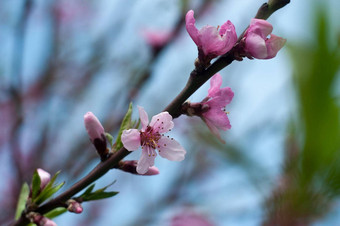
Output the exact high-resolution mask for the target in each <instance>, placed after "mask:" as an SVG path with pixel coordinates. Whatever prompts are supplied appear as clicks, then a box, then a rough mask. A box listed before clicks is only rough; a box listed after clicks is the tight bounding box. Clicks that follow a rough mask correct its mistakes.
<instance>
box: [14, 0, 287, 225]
mask: <svg viewBox="0 0 340 226" xmlns="http://www.w3.org/2000/svg"><path fill="white" fill-rule="evenodd" d="M288 3H289V0H288V1H287V0H276V1H275V0H269V2H268V4H267V3H265V4H263V5H262V6H261V7H260V9H259V11H258V13H257V15H256V18H262V19H267V18H268V17H269V16H270V15H271V14H272V13H273V12H275V11H276V10H278V9H279V8H282V7H283V6H285V5H286V4H288ZM243 35H244V33H242V34H241V36H240V38H239V39H238V40H240V39H241V38H242V36H243ZM238 42H239V41H238ZM237 48H238V43H236V44H235V46H234V47H233V49H231V50H230V51H229V52H228V53H226V54H225V55H223V56H221V57H219V58H218V59H217V60H216V61H215V62H214V63H213V64H211V65H210V66H209V67H208V68H207V69H204V70H201V71H197V70H196V69H195V70H193V71H192V72H191V74H190V77H189V80H188V82H187V84H186V86H185V87H184V89H183V90H182V91H181V92H180V93H179V94H178V95H177V97H175V99H174V100H173V101H172V102H171V103H170V104H169V105H168V106H167V107H166V108H165V109H164V111H168V112H169V114H170V115H172V117H173V118H177V117H179V116H180V115H181V110H180V109H181V106H182V104H183V103H184V102H185V101H186V100H187V99H188V98H189V97H190V96H191V95H192V94H193V93H194V92H195V91H196V90H197V89H198V88H200V87H201V86H202V85H203V84H204V83H205V82H206V81H208V80H209V78H211V77H212V76H213V75H214V74H216V73H217V72H218V71H220V70H221V69H223V68H225V67H226V66H228V65H229V64H231V63H232V62H233V61H234V60H235V56H234V52H235V50H237ZM128 154H130V152H129V151H127V150H126V149H125V148H122V149H120V150H119V151H117V152H115V153H114V154H113V155H112V156H110V157H109V158H108V159H107V160H106V161H104V162H101V163H99V164H98V165H97V166H96V167H95V168H94V169H93V170H92V171H91V172H90V173H89V174H88V175H86V176H85V177H84V178H82V179H81V180H80V181H78V182H77V183H75V184H74V185H73V186H72V187H70V188H69V189H68V190H66V191H65V192H64V193H62V194H60V195H59V196H57V197H56V198H54V199H52V200H50V201H49V202H47V203H46V204H44V205H42V206H40V207H38V208H37V209H36V210H34V211H35V212H38V213H40V214H45V213H47V212H49V211H51V210H53V209H55V208H56V207H60V206H63V205H64V203H65V202H66V201H67V200H68V199H70V198H72V197H73V196H74V195H76V194H77V193H78V192H80V191H81V190H83V189H84V188H86V187H87V186H89V185H90V184H92V183H93V182H94V181H96V180H97V179H99V178H100V177H101V176H103V175H104V174H105V173H107V172H108V171H109V170H110V169H112V168H115V167H117V165H118V162H119V161H120V160H122V159H123V158H124V157H126V156H127V155H128ZM26 214H27V213H25V211H24V212H23V213H22V215H21V217H20V218H19V220H18V221H17V222H14V224H13V225H15V226H19V225H26V224H28V223H29V220H28V219H27V217H26Z"/></svg>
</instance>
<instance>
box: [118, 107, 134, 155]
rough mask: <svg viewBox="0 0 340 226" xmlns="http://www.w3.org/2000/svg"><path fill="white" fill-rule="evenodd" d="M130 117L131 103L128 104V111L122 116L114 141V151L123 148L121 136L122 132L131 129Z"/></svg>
mask: <svg viewBox="0 0 340 226" xmlns="http://www.w3.org/2000/svg"><path fill="white" fill-rule="evenodd" d="M131 115H132V103H130V104H129V109H128V111H127V112H126V114H125V116H124V119H123V121H122V124H121V125H120V129H119V132H118V136H117V139H116V144H115V149H116V150H119V149H121V148H122V147H123V143H122V141H121V136H122V133H123V130H126V129H129V128H130V127H131Z"/></svg>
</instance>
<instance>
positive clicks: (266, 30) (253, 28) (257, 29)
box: [248, 19, 273, 39]
mask: <svg viewBox="0 0 340 226" xmlns="http://www.w3.org/2000/svg"><path fill="white" fill-rule="evenodd" d="M248 31H249V32H251V33H254V34H257V35H260V36H261V37H262V38H263V39H266V38H267V36H268V35H269V34H270V33H272V31H273V26H272V25H271V24H270V23H269V22H268V21H266V20H262V19H252V20H251V21H250V25H249V29H248Z"/></svg>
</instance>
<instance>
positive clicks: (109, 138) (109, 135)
mask: <svg viewBox="0 0 340 226" xmlns="http://www.w3.org/2000/svg"><path fill="white" fill-rule="evenodd" d="M105 137H106V139H107V140H108V141H109V144H110V147H111V148H112V146H113V136H111V134H109V133H105Z"/></svg>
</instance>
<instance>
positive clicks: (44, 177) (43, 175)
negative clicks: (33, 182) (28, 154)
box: [37, 168, 51, 190]
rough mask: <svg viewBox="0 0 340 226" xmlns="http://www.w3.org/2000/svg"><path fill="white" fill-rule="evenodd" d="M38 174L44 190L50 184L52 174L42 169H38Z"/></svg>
mask: <svg viewBox="0 0 340 226" xmlns="http://www.w3.org/2000/svg"><path fill="white" fill-rule="evenodd" d="M37 172H38V175H39V177H40V189H41V190H42V189H44V188H45V186H46V185H47V184H48V183H49V182H50V180H51V174H49V173H48V172H46V171H45V170H43V169H40V168H38V169H37Z"/></svg>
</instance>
